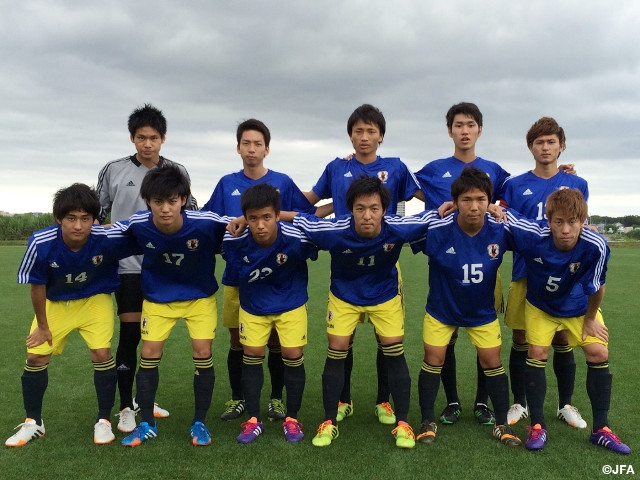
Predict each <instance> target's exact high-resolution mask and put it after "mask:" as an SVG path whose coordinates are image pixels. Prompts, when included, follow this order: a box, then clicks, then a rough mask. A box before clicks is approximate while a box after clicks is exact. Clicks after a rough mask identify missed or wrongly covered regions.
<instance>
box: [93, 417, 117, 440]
mask: <svg viewBox="0 0 640 480" xmlns="http://www.w3.org/2000/svg"><path fill="white" fill-rule="evenodd" d="M115 439H116V436H115V435H114V434H113V431H112V430H111V422H110V421H109V420H106V419H104V418H101V419H100V420H98V422H97V423H96V424H95V425H94V426H93V443H95V444H96V445H106V444H107V443H111V442H113V441H114V440H115Z"/></svg>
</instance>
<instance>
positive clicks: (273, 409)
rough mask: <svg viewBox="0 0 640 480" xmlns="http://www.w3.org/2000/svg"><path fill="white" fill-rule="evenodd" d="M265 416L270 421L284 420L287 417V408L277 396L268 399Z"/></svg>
mask: <svg viewBox="0 0 640 480" xmlns="http://www.w3.org/2000/svg"><path fill="white" fill-rule="evenodd" d="M267 416H268V417H269V420H270V421H274V420H284V419H285V418H286V417H287V408H286V407H285V406H284V403H282V400H279V399H277V398H272V399H271V400H269V408H268V410H267Z"/></svg>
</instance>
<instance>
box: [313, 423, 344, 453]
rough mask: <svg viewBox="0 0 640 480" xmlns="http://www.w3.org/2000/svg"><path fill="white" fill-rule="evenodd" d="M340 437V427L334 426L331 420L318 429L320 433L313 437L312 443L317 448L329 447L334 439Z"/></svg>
mask: <svg viewBox="0 0 640 480" xmlns="http://www.w3.org/2000/svg"><path fill="white" fill-rule="evenodd" d="M338 435H340V432H339V431H338V427H337V426H336V425H333V424H332V423H331V420H326V421H324V422H322V423H321V424H320V426H319V427H318V433H317V434H316V436H315V437H313V440H311V443H313V445H315V446H316V447H327V446H329V445H331V442H332V441H333V440H334V439H336V438H338Z"/></svg>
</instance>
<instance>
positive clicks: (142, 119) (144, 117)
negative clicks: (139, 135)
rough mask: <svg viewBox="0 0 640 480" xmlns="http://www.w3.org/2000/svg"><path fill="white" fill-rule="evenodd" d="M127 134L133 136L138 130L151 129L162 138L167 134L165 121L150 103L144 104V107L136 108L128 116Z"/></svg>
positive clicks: (161, 114) (160, 112)
mask: <svg viewBox="0 0 640 480" xmlns="http://www.w3.org/2000/svg"><path fill="white" fill-rule="evenodd" d="M128 126H129V133H130V134H131V136H132V137H133V136H135V134H136V132H137V131H138V129H140V128H144V127H151V128H153V129H155V130H157V131H158V133H159V134H160V136H161V137H162V138H164V137H165V136H166V134H167V119H166V118H164V115H163V113H162V111H161V110H159V109H157V108H156V107H154V106H153V105H151V104H150V103H145V104H144V107H138V108H136V109H135V110H134V111H133V112H132V113H131V115H129V123H128Z"/></svg>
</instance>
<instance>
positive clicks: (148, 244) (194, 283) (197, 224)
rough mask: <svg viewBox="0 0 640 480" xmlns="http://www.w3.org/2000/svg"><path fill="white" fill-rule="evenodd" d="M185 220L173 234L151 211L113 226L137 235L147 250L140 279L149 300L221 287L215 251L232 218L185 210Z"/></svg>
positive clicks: (207, 294)
mask: <svg viewBox="0 0 640 480" xmlns="http://www.w3.org/2000/svg"><path fill="white" fill-rule="evenodd" d="M182 220H183V224H182V228H180V230H178V231H177V232H176V233H174V234H172V235H166V234H164V233H162V232H160V231H159V230H158V229H157V228H156V226H155V225H154V223H153V218H152V214H151V212H148V211H146V212H138V213H136V214H135V215H132V216H131V218H130V219H129V222H128V223H127V222H122V223H121V222H118V223H116V224H115V226H114V228H119V229H121V230H122V231H123V232H124V233H125V234H128V235H131V236H132V237H133V238H135V240H136V243H137V244H138V245H139V246H140V249H141V250H142V252H143V254H144V259H143V261H142V277H141V281H142V294H143V296H144V298H145V299H146V300H150V301H152V302H156V303H169V302H175V301H182V300H195V299H198V298H206V297H210V296H211V295H213V294H214V293H215V292H216V291H217V290H218V282H217V281H216V278H215V276H214V273H215V268H216V259H215V254H216V252H217V251H219V250H220V246H221V244H222V237H223V236H224V231H225V227H226V225H227V223H228V222H229V218H228V217H220V216H218V215H217V214H215V213H212V212H202V211H197V210H196V211H194V210H185V211H184V212H182Z"/></svg>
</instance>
